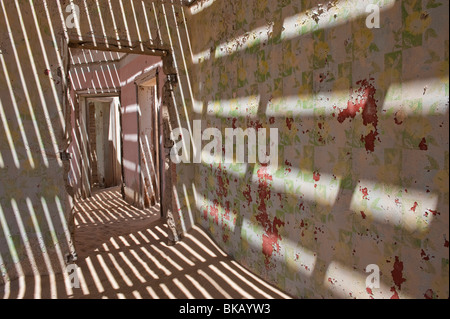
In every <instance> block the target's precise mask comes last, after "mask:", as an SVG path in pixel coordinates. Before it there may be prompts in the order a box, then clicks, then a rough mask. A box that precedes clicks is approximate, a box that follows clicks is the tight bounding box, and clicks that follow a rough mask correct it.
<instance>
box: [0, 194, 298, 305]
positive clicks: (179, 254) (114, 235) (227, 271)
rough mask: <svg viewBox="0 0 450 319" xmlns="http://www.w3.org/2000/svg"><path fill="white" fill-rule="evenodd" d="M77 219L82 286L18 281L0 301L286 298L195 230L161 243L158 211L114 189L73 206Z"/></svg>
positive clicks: (57, 281) (58, 279)
mask: <svg viewBox="0 0 450 319" xmlns="http://www.w3.org/2000/svg"><path fill="white" fill-rule="evenodd" d="M75 219H76V220H75V224H76V231H75V243H76V248H77V252H78V254H79V255H78V261H77V262H76V265H77V266H78V273H79V275H80V276H79V278H80V288H79V289H73V290H72V291H70V288H68V285H67V283H66V285H65V284H64V278H63V277H62V275H56V276H55V277H54V278H51V277H44V276H42V277H40V278H39V279H38V280H37V279H36V278H35V277H27V278H25V279H22V282H24V283H25V286H24V287H25V289H24V288H23V285H21V284H20V282H21V280H17V281H13V282H11V283H10V285H7V286H5V290H4V291H1V295H0V297H1V298H2V299H3V298H11V299H14V298H17V297H20V296H23V297H24V298H45V299H47V298H59V299H65V298H88V299H90V298H95V299H98V298H108V299H117V298H119V299H141V298H143V299H173V298H177V299H178V298H182V299H192V298H195V299H204V298H205V299H213V298H214V299H242V298H244V299H253V298H256V299H260V298H269V299H272V298H275V299H279V298H289V296H287V295H286V294H284V293H283V292H281V291H280V290H278V289H276V288H274V287H272V286H271V285H269V284H267V283H265V282H264V281H263V280H261V279H259V278H258V277H257V276H255V275H253V274H252V273H250V272H249V271H247V270H246V269H244V268H243V267H242V266H240V265H238V264H237V263H236V262H234V261H233V260H231V259H230V258H229V257H228V256H227V255H226V254H225V253H224V252H223V251H222V250H220V249H219V248H218V247H217V246H216V244H215V243H214V242H213V241H212V240H211V239H210V238H209V237H208V236H207V235H206V233H205V232H203V231H202V230H201V229H200V228H198V227H195V228H194V229H193V230H191V231H190V232H189V233H188V234H187V235H186V236H185V238H184V240H183V241H182V242H180V243H179V244H177V245H176V246H174V247H169V246H167V244H166V242H167V233H166V227H167V226H166V225H164V224H163V223H162V222H161V221H160V214H159V206H155V207H153V208H152V209H147V210H137V209H136V208H134V207H132V206H130V205H129V204H127V203H126V202H124V201H123V200H122V198H121V194H120V189H118V188H112V189H108V190H103V191H98V192H96V193H95V194H94V195H93V197H92V198H90V199H88V200H84V201H80V202H78V203H77V204H76V213H75ZM39 281H40V282H41V284H40V285H39V286H38V285H36V282H39ZM21 286H22V289H21Z"/></svg>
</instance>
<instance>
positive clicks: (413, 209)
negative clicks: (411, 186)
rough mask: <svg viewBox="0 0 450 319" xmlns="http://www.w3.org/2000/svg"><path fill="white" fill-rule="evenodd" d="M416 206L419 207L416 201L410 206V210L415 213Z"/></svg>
mask: <svg viewBox="0 0 450 319" xmlns="http://www.w3.org/2000/svg"><path fill="white" fill-rule="evenodd" d="M417 207H419V204H418V203H417V202H415V203H414V206H413V207H411V211H412V212H414V213H415V212H416V210H417Z"/></svg>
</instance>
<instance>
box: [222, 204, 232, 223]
mask: <svg viewBox="0 0 450 319" xmlns="http://www.w3.org/2000/svg"><path fill="white" fill-rule="evenodd" d="M230 213H231V209H230V202H226V203H225V215H224V217H223V219H224V220H227V221H230V219H231V218H230Z"/></svg>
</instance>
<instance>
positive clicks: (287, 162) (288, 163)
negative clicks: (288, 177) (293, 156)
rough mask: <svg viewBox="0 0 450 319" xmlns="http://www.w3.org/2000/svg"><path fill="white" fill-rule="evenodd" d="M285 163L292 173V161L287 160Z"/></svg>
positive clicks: (287, 169) (288, 170)
mask: <svg viewBox="0 0 450 319" xmlns="http://www.w3.org/2000/svg"><path fill="white" fill-rule="evenodd" d="M284 164H285V165H286V166H287V168H286V171H287V172H289V173H291V172H292V169H291V167H292V163H290V162H289V161H288V160H286V161H285V162H284Z"/></svg>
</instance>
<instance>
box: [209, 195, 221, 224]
mask: <svg viewBox="0 0 450 319" xmlns="http://www.w3.org/2000/svg"><path fill="white" fill-rule="evenodd" d="M210 208H211V216H212V217H214V222H215V223H216V224H217V225H219V202H218V201H217V200H215V201H214V206H211V207H210Z"/></svg>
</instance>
